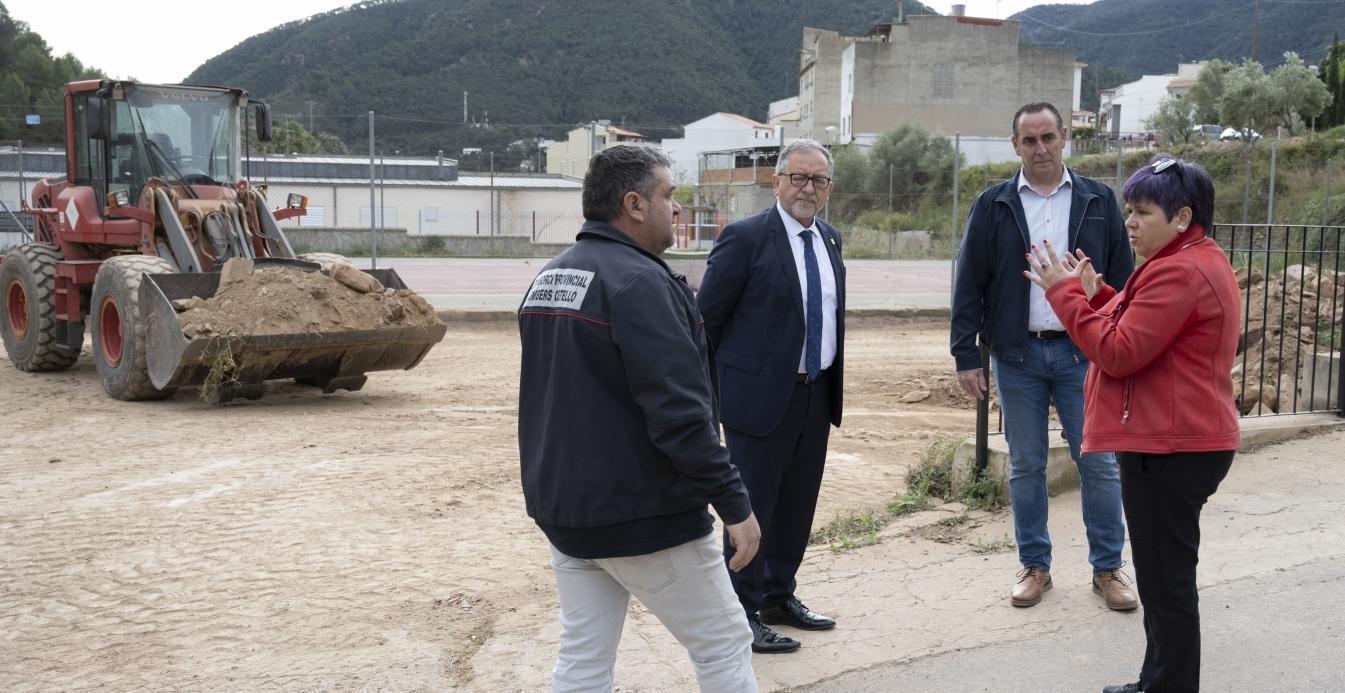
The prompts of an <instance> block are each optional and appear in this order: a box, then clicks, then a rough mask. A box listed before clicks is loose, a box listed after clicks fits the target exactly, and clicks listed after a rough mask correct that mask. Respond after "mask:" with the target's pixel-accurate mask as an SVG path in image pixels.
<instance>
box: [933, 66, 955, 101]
mask: <svg viewBox="0 0 1345 693" xmlns="http://www.w3.org/2000/svg"><path fill="white" fill-rule="evenodd" d="M933 77H934V82H933V85H932V89H931V91H932V92H933V96H934V98H936V99H951V98H953V65H952V63H934V73H933Z"/></svg>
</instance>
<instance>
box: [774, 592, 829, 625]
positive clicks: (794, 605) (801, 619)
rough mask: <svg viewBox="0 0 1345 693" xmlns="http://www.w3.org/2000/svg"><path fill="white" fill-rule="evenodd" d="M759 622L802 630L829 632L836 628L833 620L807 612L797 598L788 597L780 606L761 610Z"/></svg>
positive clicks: (806, 608)
mask: <svg viewBox="0 0 1345 693" xmlns="http://www.w3.org/2000/svg"><path fill="white" fill-rule="evenodd" d="M761 620H762V621H763V622H764V623H770V624H772V625H776V624H783V625H786V626H794V627H795V628H801V629H803V630H831V629H832V628H835V627H836V621H835V620H834V619H830V618H827V617H826V616H823V615H822V614H818V613H814V612H812V611H809V610H808V607H806V606H804V605H803V602H801V601H799V600H798V597H790V598H789V599H786V600H785V601H784V602H783V603H781V604H777V605H776V606H769V607H766V608H764V609H762V610H761Z"/></svg>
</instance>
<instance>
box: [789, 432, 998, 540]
mask: <svg viewBox="0 0 1345 693" xmlns="http://www.w3.org/2000/svg"><path fill="white" fill-rule="evenodd" d="M958 445H959V442H958V441H956V440H954V439H952V438H938V439H936V440H935V441H934V442H932V443H930V445H929V448H928V449H927V450H926V451H925V454H924V456H923V457H922V458H921V459H920V463H919V464H917V465H916V466H915V467H914V468H913V469H911V470H910V471H909V472H908V473H907V474H906V492H905V493H903V494H902V495H900V496H898V497H897V498H895V499H893V500H891V501H888V503H887V504H886V505H885V506H883V507H882V508H880V509H876V510H874V509H869V510H851V511H847V512H844V513H838V514H837V515H836V517H835V518H833V519H832V521H831V522H829V523H828V524H827V525H826V526H825V527H822V528H821V529H819V530H817V531H816V532H813V534H812V535H811V536H810V537H808V543H809V544H810V545H818V544H828V545H830V546H831V550H832V551H835V552H837V553H840V552H843V551H849V550H850V549H855V548H859V547H861V546H872V545H873V544H877V543H878V542H879V541H881V538H880V537H879V533H880V532H882V530H883V528H884V527H886V526H887V525H889V524H891V523H892V521H893V520H896V519H897V518H899V517H904V516H906V515H911V514H914V513H918V512H921V511H924V510H929V509H931V508H933V507H935V506H937V505H939V504H941V503H943V502H944V501H945V500H950V499H955V500H958V501H961V502H962V503H963V504H965V505H966V506H967V507H968V508H969V509H973V510H998V509H1000V508H1002V507H1004V506H1005V505H1007V504H1008V500H1009V499H1008V493H1007V492H1006V491H1005V490H1004V489H1003V488H1002V487H1001V486H1000V485H999V484H997V483H996V482H994V481H993V480H991V479H989V478H985V477H979V478H976V479H973V480H971V481H968V482H966V483H964V484H962V485H960V486H957V485H955V484H954V483H953V455H954V453H956V452H957V447H958ZM969 520H970V518H969V517H968V516H967V515H966V514H965V513H963V514H960V515H956V516H953V517H949V518H945V519H942V520H939V521H938V522H937V523H935V525H933V527H934V529H935V533H936V534H938V535H940V536H944V535H948V536H953V535H954V534H955V532H954V530H956V529H957V528H958V527H960V526H961V525H963V524H966V523H967V522H968V521H969Z"/></svg>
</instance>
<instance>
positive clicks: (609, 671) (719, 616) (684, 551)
mask: <svg viewBox="0 0 1345 693" xmlns="http://www.w3.org/2000/svg"><path fill="white" fill-rule="evenodd" d="M715 536H716V533H715V532H710V533H709V534H707V535H705V536H704V537H702V538H700V539H695V540H692V541H689V542H687V543H685V544H682V545H680V546H674V547H672V548H670V549H664V550H663V551H657V552H654V553H651V554H645V555H643V556H627V557H623V558H598V559H593V560H586V559H582V558H574V557H572V556H567V555H565V554H564V553H561V552H560V551H559V550H558V549H556V547H555V546H552V547H551V566H552V567H553V568H555V570H556V589H557V592H558V593H559V594H560V626H561V634H560V652H559V654H558V655H557V656H556V668H555V669H554V670H553V671H552V690H553V691H555V692H556V693H571V692H572V691H573V692H579V691H582V692H584V693H589V692H592V691H598V692H602V693H606V692H608V691H611V690H612V686H613V682H612V681H613V671H614V670H615V668H616V650H617V644H618V643H619V642H620V641H621V629H622V627H623V626H624V625H625V622H626V607H627V605H628V604H629V602H630V597H631V595H634V596H635V598H636V599H638V600H640V603H641V604H644V605H645V607H646V608H648V609H649V610H650V611H651V612H653V614H654V615H655V616H657V617H658V619H659V621H661V622H662V623H663V625H664V626H665V627H666V628H667V629H668V630H669V631H670V632H671V633H672V634H673V637H675V638H677V641H678V642H680V643H682V646H683V647H686V649H687V654H688V655H690V657H691V664H692V666H693V667H694V668H695V670H696V681H697V682H698V683H699V684H700V689H701V691H704V692H706V693H711V692H713V693H755V692H756V690H757V682H756V675H755V674H753V673H752V629H751V628H749V627H748V625H747V617H746V615H745V614H744V613H743V609H742V606H741V605H739V604H738V598H737V597H736V596H734V594H733V587H732V585H731V584H730V583H729V576H728V571H727V570H725V568H724V559H723V555H722V554H721V553H720V549H719V544H718V542H716V541H715Z"/></svg>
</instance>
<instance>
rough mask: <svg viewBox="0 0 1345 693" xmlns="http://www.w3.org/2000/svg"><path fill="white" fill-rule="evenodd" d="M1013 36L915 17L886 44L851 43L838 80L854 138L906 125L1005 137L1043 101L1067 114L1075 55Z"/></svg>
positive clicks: (952, 20) (1001, 28) (993, 28)
mask: <svg viewBox="0 0 1345 693" xmlns="http://www.w3.org/2000/svg"><path fill="white" fill-rule="evenodd" d="M1018 28H1019V25H1018V23H1017V22H1003V23H1000V24H998V25H988V24H985V23H970V22H965V21H959V20H958V18H956V17H936V16H914V17H909V18H908V19H907V24H897V25H894V26H893V27H892V33H891V40H890V41H889V42H875V41H868V40H863V41H861V40H856V41H855V43H854V44H853V46H852V47H851V49H850V50H852V51H853V61H852V64H853V66H852V67H847V69H849V70H850V72H849V73H848V74H845V75H842V76H840V77H841V78H842V79H843V80H844V81H845V83H848V82H849V81H850V80H853V84H854V87H853V90H852V91H849V93H850V95H851V96H850V99H851V101H852V104H851V105H850V106H849V108H848V111H849V113H850V114H851V115H850V117H851V118H852V121H851V124H850V126H849V130H850V132H851V133H852V136H856V137H857V136H858V135H860V134H864V133H881V132H886V131H888V130H892V129H894V128H895V127H897V126H899V125H902V124H907V123H909V124H912V125H918V126H920V127H922V128H924V129H925V130H926V131H928V132H931V133H934V134H939V135H952V134H953V133H955V132H960V133H962V134H964V135H971V136H997V137H1007V136H1008V135H1009V134H1010V129H1011V126H1012V123H1011V121H1012V119H1013V114H1014V111H1016V110H1017V109H1018V107H1019V106H1021V105H1023V104H1024V103H1027V102H1029V101H1049V102H1051V103H1052V104H1055V105H1056V107H1057V108H1059V109H1061V111H1062V112H1065V111H1067V110H1068V109H1069V106H1070V104H1072V103H1073V99H1074V77H1075V69H1074V52H1073V51H1072V50H1068V49H1058V48H1041V47H1037V46H1026V45H1020V44H1019V42H1018ZM838 88H839V85H838ZM842 108H843V110H845V109H844V107H842Z"/></svg>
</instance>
